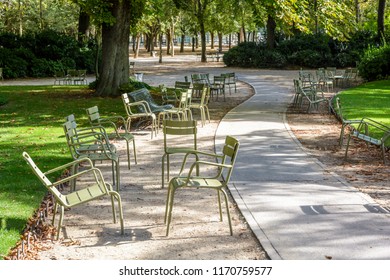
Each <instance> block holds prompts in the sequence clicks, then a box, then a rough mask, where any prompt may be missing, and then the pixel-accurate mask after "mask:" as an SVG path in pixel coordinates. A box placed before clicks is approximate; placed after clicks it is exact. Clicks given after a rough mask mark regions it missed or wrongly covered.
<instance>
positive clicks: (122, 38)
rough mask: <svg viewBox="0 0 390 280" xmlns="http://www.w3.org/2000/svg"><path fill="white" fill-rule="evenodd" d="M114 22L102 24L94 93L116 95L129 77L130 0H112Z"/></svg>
mask: <svg viewBox="0 0 390 280" xmlns="http://www.w3.org/2000/svg"><path fill="white" fill-rule="evenodd" d="M111 3H112V7H111V12H112V15H113V16H114V17H115V19H116V21H115V23H114V24H112V25H109V24H103V25H102V63H101V68H100V71H99V72H100V75H99V76H100V79H99V80H98V83H97V89H96V94H97V95H99V96H117V95H119V94H120V92H119V86H120V85H121V84H124V83H126V82H128V79H129V37H130V28H129V26H130V1H129V0H112V1H111Z"/></svg>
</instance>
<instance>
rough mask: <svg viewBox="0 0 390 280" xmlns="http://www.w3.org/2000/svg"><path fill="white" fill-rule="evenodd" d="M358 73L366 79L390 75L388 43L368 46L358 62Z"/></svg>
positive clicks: (380, 78) (389, 46)
mask: <svg viewBox="0 0 390 280" xmlns="http://www.w3.org/2000/svg"><path fill="white" fill-rule="evenodd" d="M358 68H359V74H360V76H361V77H362V78H363V79H365V80H367V81H373V80H382V79H386V78H388V77H389V76H390V45H387V44H384V45H383V46H380V47H370V48H368V49H367V50H366V51H365V53H364V55H363V57H362V59H361V61H360V63H359V67H358Z"/></svg>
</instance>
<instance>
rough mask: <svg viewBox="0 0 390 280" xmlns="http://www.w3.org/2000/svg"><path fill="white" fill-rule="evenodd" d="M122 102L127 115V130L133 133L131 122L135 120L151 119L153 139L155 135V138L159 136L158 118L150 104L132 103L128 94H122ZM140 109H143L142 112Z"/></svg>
mask: <svg viewBox="0 0 390 280" xmlns="http://www.w3.org/2000/svg"><path fill="white" fill-rule="evenodd" d="M122 101H123V105H124V106H125V110H126V114H127V119H126V128H127V130H128V131H131V129H130V128H131V121H132V120H133V119H140V118H145V119H150V120H151V122H152V133H151V138H152V139H153V133H154V135H155V136H157V118H156V115H155V114H154V113H153V112H152V110H151V109H150V107H149V104H148V103H147V102H146V101H136V102H131V101H130V99H129V96H128V94H127V93H123V94H122ZM139 108H142V110H139Z"/></svg>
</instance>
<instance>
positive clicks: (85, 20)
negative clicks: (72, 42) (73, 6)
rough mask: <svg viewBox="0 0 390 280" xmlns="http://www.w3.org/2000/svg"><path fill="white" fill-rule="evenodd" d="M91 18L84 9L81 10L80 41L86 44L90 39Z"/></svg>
mask: <svg viewBox="0 0 390 280" xmlns="http://www.w3.org/2000/svg"><path fill="white" fill-rule="evenodd" d="M89 19H90V17H89V15H88V14H87V13H85V12H84V10H83V8H80V13H79V28H78V34H77V35H78V41H79V42H80V43H82V42H84V41H85V40H86V39H88V37H89V26H90V20H89Z"/></svg>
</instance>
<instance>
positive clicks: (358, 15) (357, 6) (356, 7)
mask: <svg viewBox="0 0 390 280" xmlns="http://www.w3.org/2000/svg"><path fill="white" fill-rule="evenodd" d="M355 15H356V23H359V22H360V4H359V0H355Z"/></svg>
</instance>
